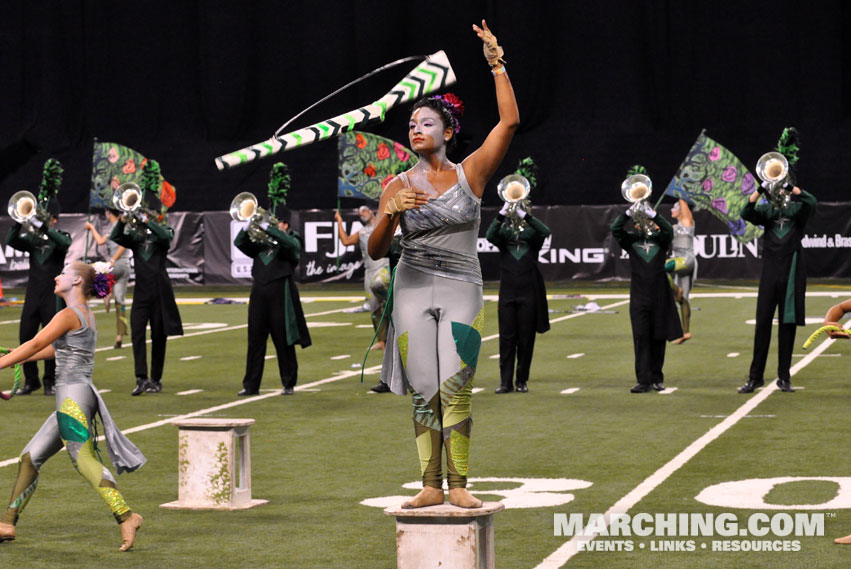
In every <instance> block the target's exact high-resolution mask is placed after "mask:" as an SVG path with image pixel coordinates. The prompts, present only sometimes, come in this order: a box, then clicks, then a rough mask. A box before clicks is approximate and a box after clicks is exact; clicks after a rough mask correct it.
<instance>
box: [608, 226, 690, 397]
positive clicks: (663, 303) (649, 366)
mask: <svg viewBox="0 0 851 569" xmlns="http://www.w3.org/2000/svg"><path fill="white" fill-rule="evenodd" d="M628 221H629V228H627V227H626V225H627V222H628ZM653 221H654V222H655V223H656V225H658V227H659V228H658V229H655V228H654V230H653V231H652V233H651V234H650V236H646V235H645V234H644V233H643V232H640V231H639V230H637V229H635V227H633V223H632V220H631V219H630V218H629V217H628V216H627V215H626V214H625V213H624V214H621V215H619V216H618V217H617V219H615V221H614V222H613V223H612V227H611V230H612V235H613V236H614V238H615V241H617V242H618V245H620V246H621V248H622V249H623V250H624V251H626V252H627V253H628V254H629V266H630V272H631V275H630V283H629V318H630V321H631V323H632V343H633V347H634V350H635V377H636V379H637V381H638V385H636V386H635V388H633V390H634V391H636V392H640V391H648V390H649V389H650V388H651V386H655V388H656V389H661V387H662V383H663V381H664V375H663V374H662V366H663V365H664V364H665V341H666V340H667V341H670V340H676V339H677V338H680V337H682V335H683V329H682V325H681V324H680V318H679V314H678V313H677V308H676V306H675V304H674V295H673V292H672V291H671V286H670V284H669V283H668V274H667V273H666V272H665V261H666V259H667V251H668V248H669V247H670V245H671V241H672V240H673V238H674V228H673V227H672V226H671V224H670V223H669V222H668V220H666V219H665V218H664V217H662V216H661V215H656V217H655V218H653ZM639 386H640V387H639ZM636 388H637V389H636Z"/></svg>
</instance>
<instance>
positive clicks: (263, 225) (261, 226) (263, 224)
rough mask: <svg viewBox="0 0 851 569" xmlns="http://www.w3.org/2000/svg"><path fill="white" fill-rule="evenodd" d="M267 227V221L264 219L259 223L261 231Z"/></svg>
mask: <svg viewBox="0 0 851 569" xmlns="http://www.w3.org/2000/svg"><path fill="white" fill-rule="evenodd" d="M267 227H269V222H268V221H264V222H262V223H260V229H262V230H263V231H266V228H267Z"/></svg>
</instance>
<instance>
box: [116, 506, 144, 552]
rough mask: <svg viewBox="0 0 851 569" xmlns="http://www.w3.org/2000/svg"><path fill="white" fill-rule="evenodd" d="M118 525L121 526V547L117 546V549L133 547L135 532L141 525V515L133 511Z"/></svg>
mask: <svg viewBox="0 0 851 569" xmlns="http://www.w3.org/2000/svg"><path fill="white" fill-rule="evenodd" d="M118 527H120V528H121V547H119V548H118V551H127V550H128V549H130V548H131V547H133V542H135V541H136V532H137V531H139V528H141V527H142V516H140V515H139V514H136V513H133V514H131V515H130V517H129V518H127V519H126V520H124V521H123V522H121V524H119V526H118Z"/></svg>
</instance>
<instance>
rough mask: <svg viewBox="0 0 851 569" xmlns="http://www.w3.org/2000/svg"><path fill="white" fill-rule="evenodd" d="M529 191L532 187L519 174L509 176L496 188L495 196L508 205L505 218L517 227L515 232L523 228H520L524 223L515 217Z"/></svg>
mask: <svg viewBox="0 0 851 569" xmlns="http://www.w3.org/2000/svg"><path fill="white" fill-rule="evenodd" d="M531 191H532V186H531V185H530V184H529V180H527V179H526V177H525V176H521V175H520V174H509V175H508V176H506V177H504V178H503V179H502V180H500V181H499V184H498V185H497V186H496V193H497V195H498V196H499V197H500V199H502V201H504V202H505V203H507V204H508V214H507V215H506V217H508V218H509V219H511V220H512V222H513V223H516V224H517V225H518V227H515V231H520V230H522V229H523V228H522V227H520V226H522V225H525V221H523V220H522V219H519V218H518V216H517V208H518V207H519V206H520V205H521V204H522V203H523V202H524V201H525V200H526V199H528V197H529V192H531Z"/></svg>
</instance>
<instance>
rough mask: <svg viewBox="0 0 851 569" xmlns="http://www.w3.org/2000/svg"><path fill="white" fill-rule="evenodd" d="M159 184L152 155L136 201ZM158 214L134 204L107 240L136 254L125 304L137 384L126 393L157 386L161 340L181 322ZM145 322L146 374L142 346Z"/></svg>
mask: <svg viewBox="0 0 851 569" xmlns="http://www.w3.org/2000/svg"><path fill="white" fill-rule="evenodd" d="M160 184H161V181H160V170H159V165H158V164H157V162H156V161H154V160H151V161H149V162H148V163H147V164H146V165H145V169H144V170H143V172H142V188H141V192H142V194H141V196H139V197H138V199H137V200H136V201H139V202H142V203H146V200H147V199H151V198H150V196H151V195H153V196H154V197H156V196H157V195H158V190H159V188H160ZM130 191H132V190H130ZM134 199H136V198H134ZM159 217H162V216H161V214H157V213H156V212H154V211H151V210H147V209H145V208H144V207H139V208H137V209H134V210H133V211H130V212H127V213H125V214H123V215H122V216H121V217H120V218H119V219H118V221H117V222H116V223H115V227H113V229H112V233H111V234H110V235H109V238H110V239H111V240H112V241H115V243H117V244H118V245H121V246H122V247H125V248H127V249H130V250H131V251H133V259H134V260H135V270H136V286H135V288H134V289H133V307H132V308H131V309H130V335H131V338H132V340H133V363H134V371H135V374H136V387H135V388H134V389H133V391H132V392H131V395H141V394H142V393H159V392H161V391H162V388H163V385H162V377H163V367H164V366H165V349H166V340H167V338H168V336H170V335H172V336H173V335H183V323H182V322H181V320H180V312H179V311H178V310H177V302H176V301H175V299H174V291H173V290H172V288H171V281H170V280H169V278H168V272H167V271H166V257H167V255H168V249H169V247H170V246H171V240H172V239H173V238H174V230H173V229H172V228H171V227H169V226H168V225H166V224H165V222H164V220H163V222H162V223H161V222H160V220H159ZM149 323H150V326H151V375H150V377H149V376H148V358H147V348H146V346H145V335H146V329H147V327H148V324H149Z"/></svg>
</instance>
